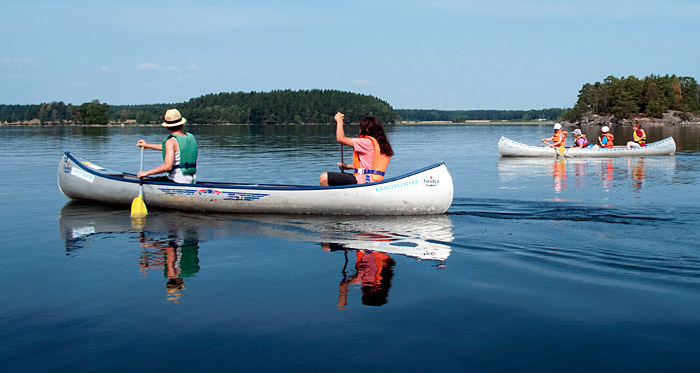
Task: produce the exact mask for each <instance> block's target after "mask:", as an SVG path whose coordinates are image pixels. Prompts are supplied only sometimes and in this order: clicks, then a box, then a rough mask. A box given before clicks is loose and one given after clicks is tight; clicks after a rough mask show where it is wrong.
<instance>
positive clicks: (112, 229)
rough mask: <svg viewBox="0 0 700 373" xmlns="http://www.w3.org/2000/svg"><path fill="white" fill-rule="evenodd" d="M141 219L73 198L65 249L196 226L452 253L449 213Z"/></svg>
mask: <svg viewBox="0 0 700 373" xmlns="http://www.w3.org/2000/svg"><path fill="white" fill-rule="evenodd" d="M143 223H144V225H143V226H142V227H138V228H136V227H133V226H132V221H131V219H130V218H129V216H128V215H126V214H124V211H123V210H121V209H119V208H117V207H112V206H106V205H93V204H91V203H89V202H83V201H71V202H69V203H67V204H66V205H65V206H64V207H63V208H62V209H61V211H60V212H59V227H60V230H61V237H62V238H63V239H64V240H65V244H66V250H68V251H74V250H78V249H80V248H82V247H84V246H85V245H86V244H87V243H88V242H89V241H90V240H91V239H92V237H93V236H94V235H97V234H101V233H102V234H104V233H136V232H184V231H196V235H197V237H198V239H199V241H200V242H205V241H210V240H218V239H227V238H230V237H244V236H250V235H251V234H253V235H262V236H266V237H277V238H280V239H285V240H289V241H299V242H318V243H323V244H333V245H334V246H335V247H336V248H338V247H339V248H342V249H358V250H361V249H365V250H374V251H381V252H385V253H388V254H400V255H406V256H410V257H414V258H419V259H423V260H438V261H444V260H446V259H447V257H448V256H449V255H450V252H451V248H450V246H449V242H451V241H453V240H454V236H453V234H452V220H451V219H450V217H449V216H447V215H424V216H362V217H359V216H358V217H348V216H332V215H272V214H245V215H240V214H239V215H227V214H194V213H187V212H175V211H156V212H153V213H151V214H149V215H148V217H147V218H146V219H145V221H144V222H143Z"/></svg>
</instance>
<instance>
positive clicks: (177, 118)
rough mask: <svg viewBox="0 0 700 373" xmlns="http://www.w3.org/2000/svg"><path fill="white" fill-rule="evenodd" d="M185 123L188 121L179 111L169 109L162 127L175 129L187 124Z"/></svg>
mask: <svg viewBox="0 0 700 373" xmlns="http://www.w3.org/2000/svg"><path fill="white" fill-rule="evenodd" d="M185 122H187V119H185V118H183V117H182V115H180V112H179V111H178V110H177V109H168V111H166V112H165V122H163V123H161V124H160V125H161V126H163V127H175V126H181V125H183V124H185Z"/></svg>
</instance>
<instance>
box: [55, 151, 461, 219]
mask: <svg viewBox="0 0 700 373" xmlns="http://www.w3.org/2000/svg"><path fill="white" fill-rule="evenodd" d="M58 187H59V188H60V189H61V192H63V194H64V195H66V196H67V197H68V198H72V199H87V200H93V201H99V202H103V203H110V204H115V205H122V206H130V205H131V202H132V200H133V199H134V198H135V197H136V196H138V195H139V180H138V179H137V178H136V176H135V175H133V174H127V173H122V172H117V171H113V170H110V169H106V168H103V167H100V166H98V165H95V164H93V163H90V162H87V161H85V160H83V159H80V158H78V157H76V156H74V155H72V154H70V153H69V152H66V153H65V155H64V156H63V159H62V160H61V163H60V164H59V167H58ZM452 196H453V186H452V176H451V175H450V173H449V172H448V171H447V167H445V164H444V163H437V164H434V165H432V166H428V167H425V168H423V169H420V170H417V171H414V172H411V173H408V174H405V175H402V176H398V177H394V178H389V179H385V180H383V181H380V182H376V183H371V184H360V185H345V186H336V187H318V186H298V185H274V184H265V185H263V184H235V183H219V182H198V183H197V184H175V183H168V182H157V181H153V180H149V179H145V180H144V182H143V200H144V201H145V203H146V205H147V206H148V207H149V208H151V207H159V208H172V209H180V210H190V211H210V212H235V213H272V214H342V215H428V214H442V213H444V212H446V211H447V209H448V208H449V207H450V205H451V204H452Z"/></svg>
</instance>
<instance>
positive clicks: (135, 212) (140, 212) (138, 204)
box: [131, 196, 148, 217]
mask: <svg viewBox="0 0 700 373" xmlns="http://www.w3.org/2000/svg"><path fill="white" fill-rule="evenodd" d="M146 215H148V210H146V204H145V203H144V202H143V197H141V196H138V197H136V198H134V200H133V201H131V217H144V216H146Z"/></svg>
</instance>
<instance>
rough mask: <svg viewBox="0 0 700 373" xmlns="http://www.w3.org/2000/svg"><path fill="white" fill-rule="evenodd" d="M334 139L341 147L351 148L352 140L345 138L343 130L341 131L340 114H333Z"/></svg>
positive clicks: (341, 119) (341, 120)
mask: <svg viewBox="0 0 700 373" xmlns="http://www.w3.org/2000/svg"><path fill="white" fill-rule="evenodd" d="M334 118H335V139H336V141H338V142H339V143H341V144H343V145H347V146H350V147H352V146H353V142H352V138H350V137H347V136H345V130H344V129H343V114H341V113H340V112H337V113H335V117H334Z"/></svg>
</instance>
